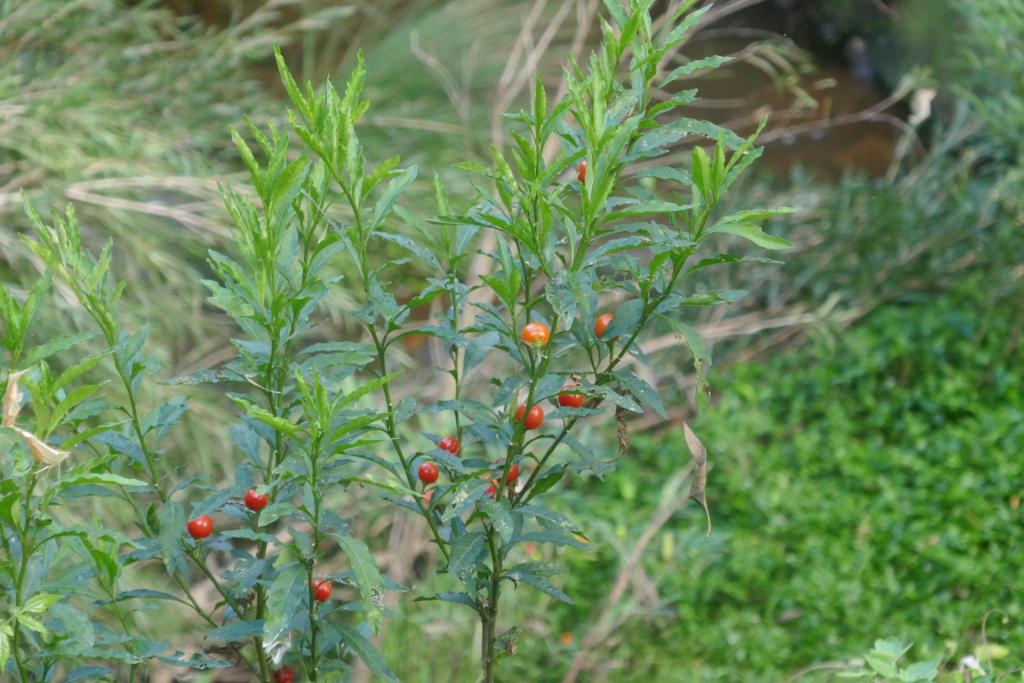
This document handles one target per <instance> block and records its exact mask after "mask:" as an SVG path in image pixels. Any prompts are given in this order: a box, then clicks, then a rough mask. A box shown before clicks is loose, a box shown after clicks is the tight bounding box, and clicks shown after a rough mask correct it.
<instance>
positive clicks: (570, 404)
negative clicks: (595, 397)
mask: <svg viewBox="0 0 1024 683" xmlns="http://www.w3.org/2000/svg"><path fill="white" fill-rule="evenodd" d="M586 401H587V397H586V396H584V395H583V394H581V393H580V392H578V391H576V385H575V384H566V385H565V386H564V387H562V391H561V393H559V394H558V405H560V406H562V407H563V408H582V407H583V404H584V403H586Z"/></svg>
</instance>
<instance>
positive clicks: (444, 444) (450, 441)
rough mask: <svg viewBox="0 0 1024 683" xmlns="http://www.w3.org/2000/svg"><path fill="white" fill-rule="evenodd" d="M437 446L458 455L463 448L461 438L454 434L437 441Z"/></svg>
mask: <svg viewBox="0 0 1024 683" xmlns="http://www.w3.org/2000/svg"><path fill="white" fill-rule="evenodd" d="M437 447H438V448H440V449H441V450H442V451H448V452H449V453H451V454H452V455H458V454H459V451H460V450H461V449H462V444H461V443H459V439H458V438H457V437H454V436H446V437H444V438H443V439H441V440H440V441H438V442H437Z"/></svg>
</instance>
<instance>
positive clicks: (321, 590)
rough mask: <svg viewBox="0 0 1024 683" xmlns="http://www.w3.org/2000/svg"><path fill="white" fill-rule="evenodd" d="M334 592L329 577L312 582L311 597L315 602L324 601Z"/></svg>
mask: <svg viewBox="0 0 1024 683" xmlns="http://www.w3.org/2000/svg"><path fill="white" fill-rule="evenodd" d="M333 592H334V584H332V583H331V580H330V579H317V580H316V581H314V582H313V597H314V598H316V601H317V602H326V601H327V599H328V598H330V597H331V593H333Z"/></svg>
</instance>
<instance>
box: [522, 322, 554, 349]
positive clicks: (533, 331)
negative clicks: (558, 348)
mask: <svg viewBox="0 0 1024 683" xmlns="http://www.w3.org/2000/svg"><path fill="white" fill-rule="evenodd" d="M519 336H520V337H521V338H522V340H523V341H524V342H526V345H527V346H532V347H533V348H535V349H539V348H540V347H542V346H547V343H548V340H550V339H551V329H550V328H548V326H547V325H545V324H544V323H527V324H526V325H524V326H523V330H522V331H521V332H520V333H519Z"/></svg>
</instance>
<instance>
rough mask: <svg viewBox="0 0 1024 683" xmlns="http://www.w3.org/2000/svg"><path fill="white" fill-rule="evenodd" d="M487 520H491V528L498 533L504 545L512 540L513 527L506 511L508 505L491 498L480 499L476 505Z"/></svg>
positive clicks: (510, 517) (509, 515)
mask: <svg viewBox="0 0 1024 683" xmlns="http://www.w3.org/2000/svg"><path fill="white" fill-rule="evenodd" d="M477 505H479V506H480V509H481V510H482V511H483V513H484V514H485V515H487V518H488V519H489V520H491V526H493V527H494V530H495V531H497V532H498V534H499V535H500V536H501V538H502V540H504V541H505V542H506V543H508V541H509V540H510V539H511V538H512V533H513V528H514V527H513V525H512V515H511V514H510V513H509V510H508V503H507V502H505V501H497V500H494V499H493V498H481V499H480V502H479V503H477Z"/></svg>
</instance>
